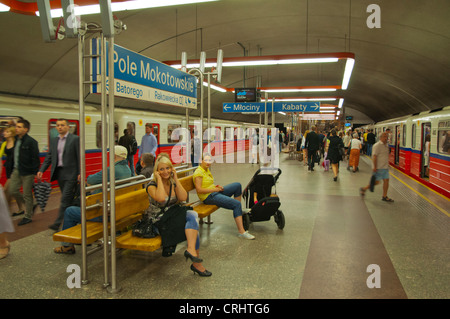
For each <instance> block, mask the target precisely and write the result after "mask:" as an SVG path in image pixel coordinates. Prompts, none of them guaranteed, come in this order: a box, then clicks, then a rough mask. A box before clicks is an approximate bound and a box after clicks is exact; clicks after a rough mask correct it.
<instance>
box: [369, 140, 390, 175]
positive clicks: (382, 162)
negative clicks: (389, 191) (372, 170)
mask: <svg viewBox="0 0 450 319" xmlns="http://www.w3.org/2000/svg"><path fill="white" fill-rule="evenodd" d="M374 155H376V157H377V167H376V169H388V168H389V145H388V144H387V143H386V144H384V143H383V142H381V141H378V142H376V143H375V145H374V146H373V148H372V157H373V156H374ZM372 166H373V164H372Z"/></svg>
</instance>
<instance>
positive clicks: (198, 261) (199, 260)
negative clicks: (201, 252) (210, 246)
mask: <svg viewBox="0 0 450 319" xmlns="http://www.w3.org/2000/svg"><path fill="white" fill-rule="evenodd" d="M184 257H186V261H187V259H188V258H190V259H191V260H192V262H194V263H201V262H202V261H203V259H201V258H198V257H195V256H192V255H191V254H190V253H189V252H188V251H187V250H185V251H184Z"/></svg>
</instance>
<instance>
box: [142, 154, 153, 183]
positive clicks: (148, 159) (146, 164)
mask: <svg viewBox="0 0 450 319" xmlns="http://www.w3.org/2000/svg"><path fill="white" fill-rule="evenodd" d="M154 162H155V157H154V156H153V154H151V153H144V154H142V156H141V166H142V170H141V172H140V175H144V176H145V177H146V178H149V177H151V176H152V174H153V163H154Z"/></svg>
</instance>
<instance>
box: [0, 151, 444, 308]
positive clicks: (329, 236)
mask: <svg viewBox="0 0 450 319" xmlns="http://www.w3.org/2000/svg"><path fill="white" fill-rule="evenodd" d="M370 161H371V160H370V158H369V157H367V156H361V159H360V167H359V172H357V173H353V172H351V171H348V170H347V169H346V165H347V162H341V169H340V174H339V178H338V180H337V182H334V181H333V173H332V172H331V170H330V171H328V172H325V171H324V170H323V168H322V167H317V166H316V168H315V171H314V172H308V170H307V167H306V166H304V165H303V162H299V161H298V160H296V159H292V158H289V156H288V155H287V154H280V168H281V170H282V174H281V176H280V178H279V181H278V183H277V186H276V192H277V194H278V196H279V198H280V201H281V207H280V209H281V210H282V211H283V213H284V215H285V218H286V226H285V228H284V229H283V230H279V229H278V227H277V225H276V223H275V222H274V221H273V218H272V219H271V220H270V221H266V222H255V223H252V224H251V226H250V229H249V232H250V233H251V234H253V235H254V236H256V239H255V240H245V239H241V238H238V236H237V235H238V232H237V228H236V225H235V223H234V220H233V216H232V212H231V211H228V210H225V209H219V210H218V211H216V212H215V213H213V214H212V215H211V217H212V221H213V224H211V225H206V224H203V225H201V226H200V237H201V247H200V253H201V258H203V259H204V262H203V265H204V266H205V267H206V268H207V269H208V270H209V271H211V272H212V274H213V275H212V276H211V277H209V278H203V277H199V276H197V275H194V274H193V273H192V271H191V270H190V269H189V267H190V262H189V261H188V262H186V261H185V259H184V257H183V252H184V250H185V248H186V246H185V243H181V244H179V245H178V246H177V251H176V253H175V254H174V255H173V256H172V257H169V258H165V257H162V255H161V250H157V251H155V252H151V253H150V252H140V251H131V250H123V251H120V252H119V253H118V255H117V256H118V257H117V285H118V288H120V291H119V292H117V293H110V292H108V291H107V289H105V288H103V282H104V278H103V252H102V251H100V252H97V253H95V254H92V255H90V256H89V257H88V279H89V283H88V284H87V285H82V287H81V288H72V289H69V288H68V287H67V284H66V281H67V278H68V276H69V275H70V273H68V272H67V271H66V269H67V267H68V266H69V265H71V264H78V265H81V248H80V247H77V253H76V254H75V255H57V254H55V253H54V252H53V248H54V247H57V246H59V243H58V242H53V240H52V234H53V231H51V230H49V229H48V228H47V227H48V225H50V224H51V223H52V222H53V220H54V218H55V216H56V214H57V206H58V203H59V193H58V192H55V193H54V194H52V196H51V200H50V202H49V204H48V207H47V209H46V211H45V212H44V213H41V212H39V209H38V213H36V214H35V216H34V219H33V222H32V223H30V224H27V225H24V226H20V227H17V226H16V233H14V234H11V235H10V237H9V239H10V241H11V253H10V255H9V256H8V257H6V258H5V259H3V260H0V298H2V299H35V298H36V299H37V298H39V299H42V298H43V299H47V298H59V299H65V298H70V299H72V298H74V299H93V298H95V299H97V298H98V299H111V298H112V299H116V298H117V299H240V300H248V299H298V298H300V299H405V298H408V299H448V298H450V237H449V233H450V218H449V217H450V200H449V199H448V198H444V197H442V196H441V195H439V194H437V193H436V192H434V191H432V190H430V189H428V188H426V187H424V186H422V185H420V184H418V183H417V182H416V181H415V180H413V179H411V178H410V177H408V176H406V175H404V174H403V173H401V172H399V171H397V170H396V169H394V168H391V170H390V172H391V176H390V188H389V192H388V195H389V196H390V197H391V198H393V199H394V200H395V202H394V203H387V202H384V201H381V194H382V193H381V191H382V189H381V185H379V186H376V187H375V191H374V192H373V193H371V192H370V191H367V192H366V195H365V197H361V196H360V194H359V188H360V187H361V186H364V185H367V184H368V182H369V178H370V176H371V169H370ZM258 167H259V166H258V165H256V164H253V165H252V164H217V163H214V164H213V166H212V172H213V175H214V177H215V181H216V183H217V184H220V185H225V184H227V183H231V182H236V181H238V182H240V183H241V184H242V186H243V188H244V187H245V186H246V185H247V184H248V182H249V181H250V179H251V177H252V176H253V174H254V172H255V171H256V170H257V169H258ZM243 206H245V204H244V202H243ZM20 218H21V217H19V218H17V217H15V220H14V222H15V224H16V225H17V222H18V220H20ZM88 249H89V248H88ZM370 265H377V266H378V268H377V269H378V270H375V272H374V270H373V269H374V268H371V267H376V266H370ZM368 267H369V269H368ZM377 275H378V277H376V276H377ZM376 279H378V281H377V280H376ZM370 283H372V284H373V283H378V284H379V288H377V287H372V288H369V286H371V284H370Z"/></svg>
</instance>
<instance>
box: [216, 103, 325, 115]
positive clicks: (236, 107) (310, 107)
mask: <svg viewBox="0 0 450 319" xmlns="http://www.w3.org/2000/svg"><path fill="white" fill-rule="evenodd" d="M266 107H267V110H266ZM266 111H267V112H272V102H267V104H266V103H265V102H254V103H253V102H247V103H223V112H224V113H264V112H266ZM273 111H274V112H307V113H308V112H319V111H320V102H309V101H306V102H274V103H273Z"/></svg>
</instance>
